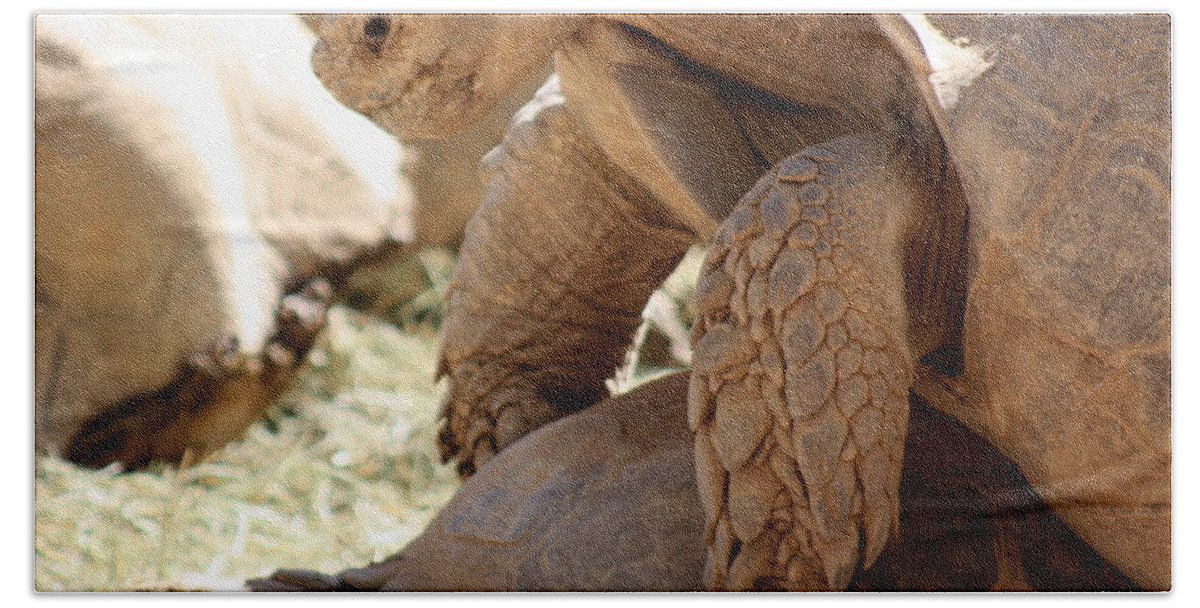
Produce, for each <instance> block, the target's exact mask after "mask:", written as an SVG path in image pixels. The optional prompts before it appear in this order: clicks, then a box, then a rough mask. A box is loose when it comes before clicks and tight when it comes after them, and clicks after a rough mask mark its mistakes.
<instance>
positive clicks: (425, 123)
mask: <svg viewBox="0 0 1200 608" xmlns="http://www.w3.org/2000/svg"><path fill="white" fill-rule="evenodd" d="M305 21H306V22H307V23H308V25H309V27H310V28H312V30H313V31H314V32H315V33H316V34H317V36H318V37H319V40H318V42H317V44H316V46H315V47H314V49H313V55H312V64H313V70H314V71H315V72H316V74H317V76H318V77H319V78H320V79H321V80H322V82H324V83H325V86H326V87H327V88H328V89H329V90H330V91H331V92H332V93H333V95H334V97H336V98H337V99H338V101H340V102H342V103H343V104H345V105H347V106H348V107H351V108H353V109H355V110H357V111H359V112H361V113H363V114H365V115H366V116H368V117H369V118H371V120H373V121H375V123H377V124H379V125H380V126H381V127H383V128H384V129H387V130H388V131H389V132H391V133H392V134H393V135H396V136H397V137H401V138H406V139H407V138H418V139H436V138H443V137H449V136H451V135H454V134H455V133H457V132H459V131H461V130H462V129H464V128H466V127H468V126H470V125H471V124H473V123H474V122H475V121H477V120H479V119H480V118H482V117H484V116H485V115H487V114H488V113H489V112H490V111H491V110H492V109H494V108H495V106H496V104H497V103H498V102H499V101H500V100H501V99H503V98H504V96H505V94H506V93H508V91H509V90H510V89H512V87H514V86H516V85H517V84H519V83H520V82H522V81H523V80H524V79H526V78H528V76H529V74H530V73H531V72H532V71H534V70H536V69H538V67H539V66H540V65H541V64H543V63H545V62H546V61H548V60H549V58H550V53H551V52H553V50H554V48H555V47H556V46H558V44H559V43H560V42H561V41H562V39H563V38H565V37H566V36H567V35H569V34H570V33H571V32H572V31H573V30H574V29H575V28H576V27H578V25H579V21H578V19H576V18H571V17H564V16H548V15H495V14H478V15H446V14H409V15H309V16H306V17H305Z"/></svg>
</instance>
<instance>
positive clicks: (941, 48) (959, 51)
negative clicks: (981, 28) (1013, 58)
mask: <svg viewBox="0 0 1200 608" xmlns="http://www.w3.org/2000/svg"><path fill="white" fill-rule="evenodd" d="M904 18H905V19H907V20H908V23H909V25H911V26H912V28H913V30H914V31H916V33H917V37H918V38H920V39H921V46H922V47H923V48H924V49H925V56H926V58H928V59H929V66H930V67H931V68H933V73H931V74H930V75H929V84H931V85H933V91H934V93H935V94H936V95H937V98H938V103H939V104H941V106H942V107H943V108H945V109H950V108H953V107H954V106H955V104H957V103H958V96H959V93H960V92H961V91H962V90H963V89H965V88H967V87H968V86H970V85H971V83H972V82H975V79H977V78H979V77H980V76H981V75H983V73H984V72H986V71H987V70H988V68H990V67H992V65H994V64H995V63H996V62H995V58H994V53H993V52H992V50H991V49H989V48H986V47H979V46H971V41H970V40H969V39H965V38H955V39H953V40H951V39H949V38H947V37H946V35H945V34H943V33H942V32H941V30H939V29H937V28H936V27H934V26H933V24H932V23H930V22H929V19H927V18H926V17H925V15H916V14H906V15H904Z"/></svg>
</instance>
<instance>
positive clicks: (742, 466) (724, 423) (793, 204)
mask: <svg viewBox="0 0 1200 608" xmlns="http://www.w3.org/2000/svg"><path fill="white" fill-rule="evenodd" d="M902 151H903V149H902V148H901V147H900V145H899V144H898V143H897V142H896V141H895V140H893V141H889V140H887V139H880V138H876V137H866V136H854V137H847V138H841V139H838V140H834V141H832V142H829V143H827V144H824V145H822V146H820V147H815V148H808V149H806V150H804V151H802V152H800V153H799V154H797V155H795V156H792V157H789V158H788V159H786V160H784V161H783V162H782V163H780V164H779V166H778V167H777V168H776V169H774V170H773V171H771V172H770V173H768V174H767V175H766V176H765V177H763V179H762V180H761V181H760V182H759V185H758V186H757V187H755V189H754V190H752V191H751V192H750V193H749V194H747V196H746V197H745V198H744V199H743V201H742V202H741V203H740V204H739V206H738V207H737V208H736V209H734V212H733V213H732V214H731V215H730V217H729V219H728V220H727V221H726V222H725V224H724V225H723V227H722V229H721V231H720V232H719V233H718V234H717V239H716V241H715V243H714V244H713V248H712V249H711V250H710V252H709V256H708V259H707V260H706V263H705V269H704V270H703V271H702V276H701V279H700V283H699V286H698V288H697V294H696V300H697V312H698V314H699V315H701V319H700V320H699V321H698V322H697V324H696V326H695V330H694V332H695V333H694V341H693V349H694V352H695V355H694V358H693V362H692V364H693V369H694V376H693V384H692V391H691V404H690V411H689V418H690V423H691V426H692V428H693V429H694V430H695V431H696V453H697V476H698V483H699V485H700V487H701V489H702V496H703V497H704V505H705V513H706V515H707V516H708V521H709V529H708V540H709V542H710V543H711V549H710V553H709V562H708V571H709V572H710V574H711V575H712V577H713V578H712V580H711V581H710V583H711V585H712V586H714V587H717V588H732V589H748V588H762V587H768V586H779V587H783V588H789V589H802V590H820V589H842V588H845V586H846V584H847V583H848V582H849V578H850V575H851V574H852V573H853V572H854V569H855V568H856V567H857V565H858V560H859V536H860V533H861V534H862V535H864V537H865V539H866V546H865V553H864V555H863V557H862V559H863V562H864V564H865V565H866V566H870V564H871V563H872V562H873V561H874V559H875V557H876V556H877V555H878V554H879V551H880V550H882V548H883V546H884V544H885V543H886V542H887V539H888V535H889V533H890V532H891V531H892V530H894V529H896V525H897V523H898V522H897V517H898V512H899V499H898V497H897V494H896V492H897V489H898V487H899V476H900V465H901V462H902V460H903V454H904V436H905V430H906V425H907V416H908V387H909V386H910V385H911V383H912V377H913V362H914V353H913V348H912V346H911V344H912V342H913V341H912V340H910V338H909V335H908V331H907V329H908V327H909V322H908V315H907V314H906V311H905V284H904V259H905V255H904V251H905V249H906V247H907V244H908V242H909V241H910V240H911V234H912V232H913V230H912V228H911V227H912V226H914V225H918V224H923V223H924V222H922V221H921V220H922V218H923V217H924V216H928V215H932V213H930V212H929V211H927V210H926V207H928V206H931V204H932V201H929V200H926V199H922V198H920V197H919V196H915V195H919V194H920V193H921V190H920V189H919V188H918V187H917V185H916V182H915V181H914V179H913V174H914V171H913V167H911V166H909V163H908V160H909V159H908V157H907V156H905V155H903V154H902Z"/></svg>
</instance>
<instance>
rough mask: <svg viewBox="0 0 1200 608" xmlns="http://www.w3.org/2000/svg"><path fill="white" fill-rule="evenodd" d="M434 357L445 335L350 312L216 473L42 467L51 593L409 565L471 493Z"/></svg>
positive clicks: (41, 530) (40, 528) (225, 585)
mask: <svg viewBox="0 0 1200 608" xmlns="http://www.w3.org/2000/svg"><path fill="white" fill-rule="evenodd" d="M435 356H436V335H435V334H434V333H433V332H432V331H428V330H426V331H424V332H420V331H413V332H400V331H398V330H396V329H395V328H394V327H392V326H391V325H387V324H385V323H382V322H378V321H373V320H371V318H370V317H366V316H364V315H361V314H359V313H355V312H353V311H350V310H347V309H342V308H337V309H334V310H333V311H331V314H330V322H329V328H328V330H327V331H326V332H325V333H324V334H323V336H322V338H321V339H320V342H319V344H318V345H317V347H316V348H314V350H313V353H312V356H311V357H310V358H309V363H308V365H307V368H306V369H305V370H304V373H303V375H302V377H301V380H300V382H299V385H298V386H297V387H296V388H295V389H294V390H293V391H291V392H290V393H289V394H288V395H287V396H286V397H285V398H284V399H283V400H282V403H281V405H280V407H279V408H278V410H277V411H276V412H275V413H274V414H273V415H272V416H271V418H270V420H268V421H267V422H266V423H263V424H258V425H254V426H253V427H251V428H250V429H249V430H248V431H247V433H246V435H245V437H244V438H243V439H242V440H241V441H239V442H236V443H233V444H230V445H229V446H226V447H225V449H223V450H221V451H220V452H218V453H217V454H215V455H214V456H213V457H212V458H210V459H209V460H208V461H207V462H204V463H201V464H198V465H196V466H193V467H191V468H188V469H184V470H182V471H176V470H174V469H167V468H160V469H158V470H151V471H147V472H137V473H127V474H122V473H119V472H118V471H117V470H116V469H114V468H110V469H106V470H102V471H94V470H90V469H85V468H81V467H77V466H75V465H73V464H71V463H68V462H65V461H63V460H60V459H57V458H53V457H47V456H39V457H38V458H37V461H36V477H35V480H36V481H35V503H36V506H35V526H36V527H35V532H34V537H35V546H36V564H35V574H34V580H35V585H36V588H37V589H38V590H42V591H88V590H134V589H163V588H186V589H197V588H200V589H213V590H235V589H240V588H241V584H242V581H243V580H244V579H246V578H250V577H255V576H261V575H265V574H269V573H270V572H272V571H273V570H274V569H275V568H277V567H280V566H295V567H306V568H315V569H318V570H322V571H327V572H336V571H339V570H343V569H345V568H348V567H352V566H360V565H362V564H364V563H366V562H368V561H372V560H379V559H381V558H383V557H386V556H387V555H390V554H391V553H394V552H396V551H397V550H399V549H401V548H402V547H404V545H405V544H406V543H407V542H408V541H410V540H411V539H412V538H414V537H415V536H416V535H418V534H419V533H420V532H421V530H423V529H424V527H425V525H426V524H427V523H428V522H429V520H431V519H432V518H433V516H434V515H435V514H436V513H437V510H438V509H439V508H440V507H441V506H442V505H443V504H444V503H445V502H446V501H447V500H449V498H450V496H451V495H452V493H453V492H454V490H455V488H456V487H457V485H458V481H457V478H456V476H455V474H454V471H453V467H449V466H446V465H443V464H441V463H440V462H439V459H438V456H437V453H436V448H435V441H434V437H435V432H436V417H437V410H438V403H439V398H440V394H441V393H440V388H439V387H437V386H435V385H434V383H433V372H434V370H433V364H434V361H435Z"/></svg>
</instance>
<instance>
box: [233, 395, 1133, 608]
mask: <svg viewBox="0 0 1200 608" xmlns="http://www.w3.org/2000/svg"><path fill="white" fill-rule="evenodd" d="M687 392H688V377H687V374H686V373H676V374H673V375H671V376H668V377H665V378H661V379H658V380H655V381H653V382H651V383H649V384H648V385H644V386H642V387H639V388H638V389H636V390H634V391H633V392H631V393H626V394H624V395H621V396H619V397H614V398H611V399H608V400H605V401H602V402H600V403H598V404H596V405H594V406H592V407H590V408H588V409H586V410H584V411H581V412H579V413H576V414H573V415H571V416H567V417H565V418H561V419H559V420H556V421H554V422H552V423H549V424H546V425H545V426H543V427H541V428H539V429H537V430H536V431H533V432H531V433H529V434H528V435H527V436H526V437H524V438H522V439H521V440H520V441H518V442H517V443H515V444H513V445H512V446H511V447H510V448H509V449H506V450H504V451H503V452H501V453H500V454H499V455H497V457H496V458H494V459H492V460H491V461H489V462H488V463H487V465H485V466H483V467H481V468H480V469H479V471H478V472H477V473H476V474H475V475H473V476H472V477H471V478H469V479H468V480H467V481H466V482H465V483H464V484H463V486H462V488H461V489H460V491H459V492H458V493H456V494H455V496H454V498H453V499H451V501H450V502H449V504H447V505H446V507H445V508H444V509H443V510H442V512H441V513H439V515H438V517H437V518H436V519H435V520H434V521H433V522H432V523H431V524H430V526H429V527H428V528H427V529H426V530H425V532H424V533H423V534H422V535H421V536H420V537H418V538H417V539H416V540H414V541H413V542H412V543H410V544H409V545H408V546H407V547H406V548H405V549H404V550H403V551H402V552H400V553H399V554H397V555H395V556H392V557H390V558H388V559H387V560H385V561H383V562H381V563H379V564H373V565H371V566H367V567H365V568H354V569H350V570H347V571H345V572H342V573H340V574H338V575H335V576H331V575H325V574H320V573H316V572H312V571H305V570H280V571H278V572H276V573H275V574H273V575H272V576H270V577H268V578H263V579H255V580H251V581H248V583H247V587H248V588H249V589H251V590H254V591H569V590H576V591H700V590H702V589H703V586H702V581H701V570H702V567H703V565H704V559H705V557H704V545H703V543H702V542H701V540H702V535H703V532H704V523H703V512H702V511H701V507H700V497H699V494H698V493H697V491H696V483H695V467H694V464H693V458H692V443H693V442H692V435H691V433H690V431H689V430H688V426H687ZM614 420H617V421H619V423H618V424H613V421H614ZM912 420H913V422H914V426H913V432H912V433H910V434H909V435H908V437H907V438H906V439H905V441H906V444H907V445H906V447H907V450H906V452H905V456H904V459H905V460H904V474H903V476H902V481H901V484H900V497H901V515H900V517H901V521H902V522H903V524H902V526H903V527H902V530H903V532H902V534H901V535H900V537H898V538H892V539H891V540H890V541H889V544H888V546H887V547H886V548H885V549H884V551H883V552H882V553H881V554H880V557H879V559H878V560H876V562H875V565H874V566H872V567H871V569H870V570H861V569H860V570H859V571H858V572H856V573H855V576H854V578H853V579H852V580H851V583H850V585H849V588H850V589H853V590H858V591H900V590H942V591H945V590H960V591H961V590H977V591H981V590H988V589H1004V590H1028V589H1037V590H1060V591H1066V590H1074V591H1083V590H1102V589H1136V588H1137V587H1136V585H1135V584H1134V583H1133V582H1132V581H1130V580H1129V579H1127V578H1125V577H1124V576H1122V575H1121V574H1120V573H1119V572H1118V571H1117V569H1116V568H1114V567H1113V566H1112V565H1111V564H1108V563H1107V562H1105V561H1104V560H1103V559H1102V558H1100V557H1099V556H1098V555H1097V554H1096V553H1095V552H1094V551H1092V550H1091V549H1090V548H1089V547H1088V546H1087V545H1086V544H1084V543H1083V542H1082V541H1080V540H1079V539H1078V537H1077V536H1075V535H1074V534H1073V533H1071V531H1070V530H1069V529H1068V528H1067V527H1066V525H1064V524H1063V523H1062V521H1061V520H1059V519H1058V518H1057V517H1055V516H1054V515H1053V514H1051V513H1050V512H1049V511H1048V510H1047V509H1046V507H1045V505H1043V504H1041V502H1040V500H1039V499H1038V497H1037V494H1036V493H1035V492H1033V490H1032V488H1030V487H1029V485H1028V484H1027V483H1026V482H1025V481H1024V479H1023V478H1022V477H1021V475H1020V472H1019V471H1017V468H1016V467H1015V466H1014V465H1013V464H1012V463H1011V462H1009V461H1008V460H1006V459H1005V458H1004V457H1003V456H1001V455H1000V454H999V452H997V451H996V450H995V448H993V447H992V446H991V445H989V444H988V443H987V442H986V441H984V440H983V439H982V438H981V437H979V436H978V435H976V434H974V433H972V432H971V431H970V430H968V429H967V428H966V427H965V426H963V425H962V424H961V423H959V422H958V421H956V420H954V419H953V418H951V417H949V416H947V415H945V414H942V413H940V412H938V411H937V410H935V409H933V408H932V407H930V406H929V405H928V404H927V403H924V402H923V401H921V400H920V399H914V402H913V410H912ZM918 422H919V423H920V424H919V425H918V424H916V423H918Z"/></svg>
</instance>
